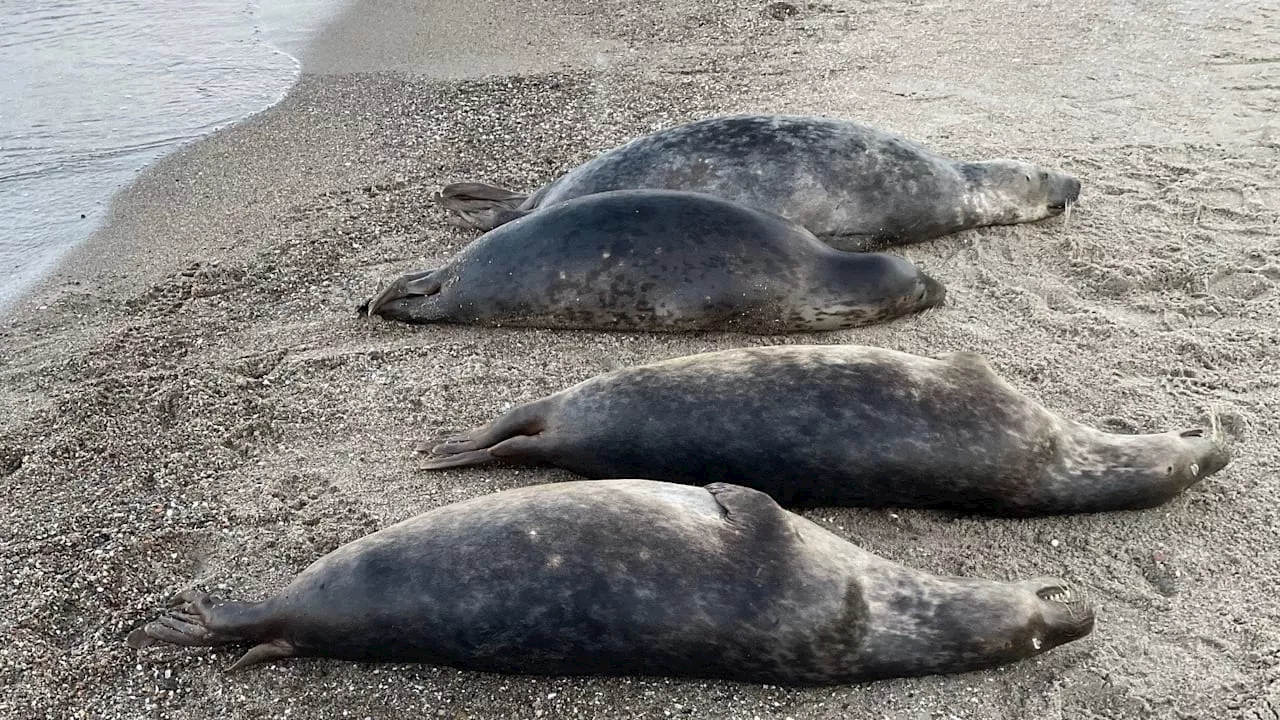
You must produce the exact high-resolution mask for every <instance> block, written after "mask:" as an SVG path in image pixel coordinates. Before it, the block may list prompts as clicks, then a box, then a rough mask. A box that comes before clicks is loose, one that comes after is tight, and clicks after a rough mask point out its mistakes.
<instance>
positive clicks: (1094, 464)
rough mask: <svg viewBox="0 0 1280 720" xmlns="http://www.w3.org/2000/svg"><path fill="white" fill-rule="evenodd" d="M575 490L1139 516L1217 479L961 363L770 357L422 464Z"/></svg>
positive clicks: (624, 386)
mask: <svg viewBox="0 0 1280 720" xmlns="http://www.w3.org/2000/svg"><path fill="white" fill-rule="evenodd" d="M420 449H422V450H429V451H430V452H431V453H432V455H433V456H434V457H432V458H431V459H429V460H428V461H427V462H426V463H425V465H424V467H426V468H428V469H440V468H447V467H455V466H460V465H475V464H478V463H484V462H488V461H491V460H495V459H499V458H501V459H508V460H515V461H524V462H543V463H551V464H554V465H558V466H560V467H563V468H566V469H568V470H571V471H573V472H575V473H578V474H580V475H585V476H587V477H646V478H651V479H654V480H667V481H673V482H684V483H692V484H699V485H701V484H704V483H707V482H715V481H730V482H734V483H738V484H740V485H745V486H748V487H752V488H755V489H757V490H762V491H764V492H767V493H769V494H770V495H772V496H773V497H774V498H775V499H777V500H778V502H780V503H782V504H783V505H793V506H804V505H820V504H821V505H853V506H863V507H881V506H897V507H934V508H950V509H957V510H964V511H971V512H979V513H989V514H998V515H1038V514H1053V513H1070V512H1099V511H1105V510H1123V509H1136V508H1145V507H1151V506H1154V505H1158V504H1160V503H1163V502H1165V501H1167V500H1169V499H1170V498H1172V497H1173V496H1175V495H1177V494H1178V493H1180V492H1181V491H1183V490H1184V489H1186V488H1187V487H1189V486H1191V485H1192V484H1194V483H1196V482H1197V481H1199V480H1201V479H1202V478H1204V477H1207V476H1208V475H1211V474H1213V473H1214V472H1217V471H1218V470H1219V469H1221V468H1223V467H1224V466H1226V464H1227V462H1228V460H1229V456H1228V453H1227V451H1226V449H1225V448H1224V447H1222V446H1221V445H1220V444H1219V443H1218V442H1216V441H1215V440H1214V439H1211V438H1210V437H1206V433H1205V432H1204V431H1203V430H1185V431H1181V432H1167V433H1162V434H1158V435H1113V434H1109V433H1104V432H1100V431H1098V430H1094V429H1092V428H1089V427H1086V426H1084V425H1081V424H1079V423H1076V422H1072V421H1070V420H1066V419H1064V418H1061V417H1059V416H1058V415H1056V414H1054V413H1052V412H1050V411H1049V410H1047V409H1045V408H1044V407H1043V406H1041V405H1040V404H1039V403H1036V402H1035V401H1033V400H1031V399H1030V398H1028V397H1026V396H1025V395H1023V394H1021V393H1019V392H1018V391H1017V390H1015V389H1014V388H1013V387H1012V386H1011V385H1009V384H1008V383H1007V382H1005V381H1004V380H1003V379H1001V378H1000V377H999V376H997V375H996V374H995V372H994V371H993V370H992V369H991V367H990V366H989V365H988V364H987V363H986V361H985V360H984V359H982V358H981V357H979V356H977V355H973V354H971V353H956V354H951V355H944V356H942V357H940V358H938V359H931V358H924V357H919V356H915V355H909V354H905V353H900V352H894V351H891V350H884V349H880V348H871V347H860V346H852V345H843V346H800V345H790V346H779V347H766V348H752V349H740V350H728V351H721V352H713V353H706V354H701V355H693V356H689V357H682V358H676V359H673V360H667V361H665V362H659V363H654V364H652V365H644V366H639V367H632V368H624V369H621V370H618V371H615V372H611V373H608V374H605V375H600V376H597V377H595V378H592V379H590V380H587V381H585V382H582V383H580V384H578V385H575V386H574V387H571V388H569V389H567V390H564V391H562V392H559V393H556V394H555V395H551V396H549V397H546V398H543V399H541V400H537V401H534V402H531V403H528V404H525V405H521V406H519V407H516V408H514V409H513V410H511V411H510V412H508V413H506V414H505V415H503V416H502V417H499V418H498V419H497V420H495V421H494V422H492V423H490V424H488V425H485V426H483V427H480V428H478V429H475V430H473V431H471V432H468V433H466V434H464V435H461V436H458V437H454V438H450V439H448V440H447V441H446V442H444V443H442V444H438V445H434V447H433V446H432V444H430V443H429V444H426V445H424V446H422V448H420Z"/></svg>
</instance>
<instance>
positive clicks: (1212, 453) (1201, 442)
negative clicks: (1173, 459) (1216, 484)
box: [1178, 428, 1231, 480]
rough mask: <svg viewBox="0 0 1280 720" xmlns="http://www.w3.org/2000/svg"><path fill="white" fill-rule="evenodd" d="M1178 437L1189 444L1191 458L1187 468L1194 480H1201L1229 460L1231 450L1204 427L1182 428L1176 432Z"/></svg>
mask: <svg viewBox="0 0 1280 720" xmlns="http://www.w3.org/2000/svg"><path fill="white" fill-rule="evenodd" d="M1178 437H1179V438H1180V439H1182V440H1183V441H1185V442H1186V443H1188V444H1189V445H1190V446H1191V453H1192V458H1191V465H1190V467H1189V468H1188V470H1189V471H1190V474H1191V476H1192V478H1193V479H1195V480H1203V479H1204V478H1207V477H1209V476H1210V475H1212V474H1214V473H1216V472H1218V471H1219V470H1221V469H1222V468H1224V467H1226V466H1227V465H1228V464H1229V463H1230V462H1231V451H1230V450H1229V449H1228V448H1227V446H1226V444H1225V443H1223V442H1221V441H1219V440H1218V439H1217V438H1215V437H1213V434H1212V433H1210V432H1207V431H1206V430H1205V429H1204V428H1191V429H1189V430H1183V431H1181V432H1179V433H1178Z"/></svg>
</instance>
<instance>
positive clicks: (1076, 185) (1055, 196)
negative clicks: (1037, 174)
mask: <svg viewBox="0 0 1280 720" xmlns="http://www.w3.org/2000/svg"><path fill="white" fill-rule="evenodd" d="M1048 183H1049V192H1048V197H1047V200H1046V204H1047V205H1048V208H1049V212H1051V213H1053V214H1054V215H1057V214H1060V213H1062V212H1064V211H1065V210H1066V209H1067V206H1068V205H1074V204H1075V203H1076V202H1078V201H1079V200H1080V181H1079V180H1077V179H1075V178H1073V177H1071V176H1070V175H1059V174H1057V173H1049V177H1048Z"/></svg>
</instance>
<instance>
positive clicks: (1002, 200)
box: [434, 115, 1080, 250]
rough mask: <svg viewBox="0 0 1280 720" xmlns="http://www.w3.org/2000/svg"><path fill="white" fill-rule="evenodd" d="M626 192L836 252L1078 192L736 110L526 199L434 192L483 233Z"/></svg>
mask: <svg viewBox="0 0 1280 720" xmlns="http://www.w3.org/2000/svg"><path fill="white" fill-rule="evenodd" d="M629 188H667V189H671V190H692V191H696V192H703V193H708V194H711V195H715V196H717V197H722V198H726V199H728V200H733V201H735V202H739V203H741V204H743V205H747V206H749V207H754V208H758V209H761V210H769V211H771V212H775V213H778V214H780V215H783V216H785V217H788V218H790V219H791V220H793V221H795V222H797V223H799V224H800V225H802V226H804V227H805V228H807V229H808V230H809V231H811V232H813V233H814V234H815V235H817V236H818V237H820V238H822V239H823V240H825V241H826V242H828V243H830V244H831V245H833V246H835V247H838V248H840V249H842V250H867V249H871V248H875V247H878V246H883V245H888V244H905V243H912V242H919V241H921V240H927V239H930V238H935V237H938V236H941V235H945V234H947V233H953V232H957V231H960V230H967V229H970V228H975V227H981V226H984V225H1012V224H1015V223H1025V222H1034V221H1037V220H1042V219H1045V218H1048V217H1052V216H1055V215H1058V214H1060V213H1062V212H1063V211H1064V210H1065V209H1066V207H1067V206H1068V205H1069V204H1071V203H1073V202H1075V201H1076V200H1077V199H1078V198H1079V196H1080V182H1079V181H1078V180H1076V179H1075V178H1073V177H1070V176H1067V175H1063V174H1061V173H1058V172H1053V171H1050V170H1046V169H1043V168H1040V167H1037V166H1036V165H1032V164H1030V163H1026V162H1019V161H1016V160H987V161H983V162H961V161H957V160H951V159H948V158H946V157H943V156H941V155H938V154H936V153H934V152H931V151H930V150H928V149H926V148H924V147H922V146H920V145H919V144H917V143H914V142H912V141H910V140H907V139H905V138H902V137H900V136H898V135H895V134H892V133H888V132H883V131H880V130H876V129H874V128H870V127H867V126H865V125H859V124H857V123H852V122H846V121H843V120H835V119H829V118H817V117H795V116H778V115H742V116H732V117H717V118H710V119H706V120H699V121H697V122H692V123H688V124H686V125H679V126H676V127H672V128H668V129H666V130H662V131H659V132H656V133H654V134H652V135H646V136H644V137H640V138H637V139H635V140H632V141H631V142H629V143H627V144H625V145H622V146H621V147H618V148H614V149H613V150H610V151H608V152H605V153H604V154H602V155H599V156H598V157H596V158H595V159H593V160H590V161H588V162H586V163H584V164H582V165H579V166H578V167H576V168H574V169H572V170H570V171H569V172H567V173H565V174H564V175H562V176H561V177H559V178H558V179H556V180H554V181H552V182H551V183H549V184H547V185H545V186H543V187H542V188H540V189H539V190H537V191H536V192H534V193H533V194H532V195H524V194H522V193H518V192H513V191H511V190H505V189H502V188H498V187H494V186H492V185H486V184H483V183H474V182H467V183H454V184H451V185H448V186H446V187H445V188H444V189H443V190H442V191H441V192H440V193H439V194H438V195H436V196H435V197H434V199H435V200H436V202H438V203H439V204H441V205H443V206H444V207H445V208H448V209H449V210H450V211H452V213H453V214H454V216H455V217H456V219H455V222H456V223H457V224H460V225H463V226H468V227H473V228H477V229H481V230H489V229H492V228H494V227H498V226H499V225H502V224H503V223H506V222H510V221H511V220H513V219H515V218H517V217H521V216H524V215H526V214H528V213H530V212H532V211H533V210H536V209H538V208H545V207H549V206H551V205H554V204H556V203H560V202H564V201H565V200H569V199H571V198H575V197H582V196H583V195H589V194H592V193H598V192H604V191H608V190H623V189H629Z"/></svg>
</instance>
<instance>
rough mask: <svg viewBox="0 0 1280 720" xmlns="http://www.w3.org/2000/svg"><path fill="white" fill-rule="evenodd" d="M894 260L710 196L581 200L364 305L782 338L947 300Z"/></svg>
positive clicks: (426, 315)
mask: <svg viewBox="0 0 1280 720" xmlns="http://www.w3.org/2000/svg"><path fill="white" fill-rule="evenodd" d="M944 296H945V290H944V289H943V287H942V285H941V284H939V283H938V282H937V281H935V280H933V279H932V278H930V277H929V276H927V275H925V274H924V273H923V272H921V271H920V270H919V269H917V268H916V267H915V266H913V265H912V264H911V263H909V262H907V261H906V260H904V259H902V258H900V257H895V256H893V255H885V254H879V253H846V252H840V251H837V250H834V249H832V248H830V247H828V246H826V245H824V244H823V243H822V242H820V241H819V240H818V239H817V238H815V237H814V236H813V235H812V234H811V233H809V232H808V231H806V230H805V229H804V228H801V227H800V226H798V225H796V224H794V223H792V222H790V221H788V220H786V219H784V218H782V217H779V216H777V215H773V214H771V213H765V212H760V211H758V210H753V209H751V208H747V207H743V206H741V205H737V204H735V203H732V202H729V201H727V200H721V199H718V198H714V197H711V196H708V195H701V194H697V193H689V192H679V191H670V190H627V191H616V192H608V193H599V194H595V195H588V196H586V197H582V198H578V199H575V200H570V201H568V202H564V203H560V204H558V205H555V206H553V207H550V208H547V209H546V210H542V211H540V212H537V213H534V214H532V215H529V216H528V217H525V218H521V219H519V220H517V221H515V222H512V223H509V224H507V225H503V226H502V227H500V228H498V229H496V230H493V231H491V232H489V233H486V234H485V235H484V236H482V237H480V238H478V239H477V240H476V241H475V242H473V243H471V244H470V245H468V246H467V247H465V248H464V249H463V250H462V251H461V252H460V253H459V254H458V255H457V256H456V257H455V258H454V259H453V260H452V261H451V262H450V263H449V264H448V265H446V266H445V267H442V268H439V269H436V270H429V271H426V272H421V273H416V274H413V275H406V276H404V277H402V278H400V279H398V280H396V281H395V282H393V283H392V284H391V285H390V286H389V287H388V288H386V289H385V290H383V291H382V292H381V293H380V294H379V295H378V296H377V297H376V298H374V299H373V300H372V301H370V302H369V303H367V304H366V306H365V308H363V309H364V311H366V312H368V313H369V314H377V315H381V316H383V317H386V318H391V319H396V320H403V321H408V322H420V323H431V322H450V323H471V324H481V325H521V326H531V327H546V328H577V329H599V330H651V331H693V330H736V331H741V332H750V333H789V332H809V331H817V330H836V329H841V328H848V327H855V326H858V325H866V324H870V323H875V322H882V321H886V320H889V319H892V318H896V317H899V316H902V315H906V314H908V313H912V312H916V311H919V310H923V309H925V308H928V307H932V306H934V305H937V304H939V303H941V302H942V301H943V298H944Z"/></svg>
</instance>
